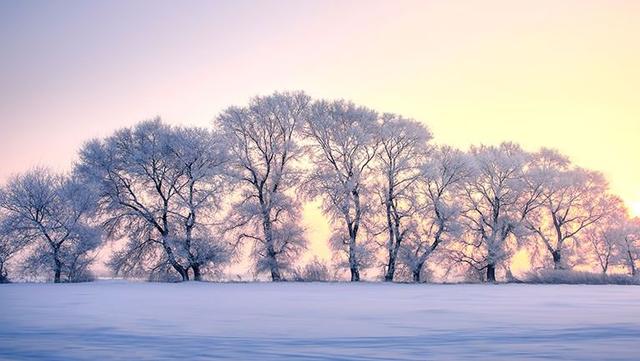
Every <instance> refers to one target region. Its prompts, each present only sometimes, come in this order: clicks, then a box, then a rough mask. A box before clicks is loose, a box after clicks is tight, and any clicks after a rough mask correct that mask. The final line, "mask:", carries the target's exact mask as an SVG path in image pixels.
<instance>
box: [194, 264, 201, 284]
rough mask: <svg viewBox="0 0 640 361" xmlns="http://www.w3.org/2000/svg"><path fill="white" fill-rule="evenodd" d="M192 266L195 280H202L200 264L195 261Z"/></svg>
mask: <svg viewBox="0 0 640 361" xmlns="http://www.w3.org/2000/svg"><path fill="white" fill-rule="evenodd" d="M191 268H193V280H194V281H202V274H201V273H200V265H199V264H197V263H195V264H193V265H191Z"/></svg>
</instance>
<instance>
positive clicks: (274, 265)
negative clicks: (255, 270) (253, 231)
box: [267, 245, 282, 282]
mask: <svg viewBox="0 0 640 361" xmlns="http://www.w3.org/2000/svg"><path fill="white" fill-rule="evenodd" d="M267 257H269V266H270V267H271V281H273V282H280V281H282V276H281V275H280V269H279V267H278V260H277V259H276V252H275V250H274V249H273V246H272V245H269V246H268V249H267Z"/></svg>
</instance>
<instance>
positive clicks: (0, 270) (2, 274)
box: [0, 263, 9, 283]
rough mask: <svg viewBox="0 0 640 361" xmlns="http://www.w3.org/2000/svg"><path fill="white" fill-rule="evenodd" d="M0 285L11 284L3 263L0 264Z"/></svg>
mask: <svg viewBox="0 0 640 361" xmlns="http://www.w3.org/2000/svg"><path fill="white" fill-rule="evenodd" d="M0 283H9V277H8V276H7V271H6V270H5V269H4V264H3V263H0Z"/></svg>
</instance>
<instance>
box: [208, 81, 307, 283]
mask: <svg viewBox="0 0 640 361" xmlns="http://www.w3.org/2000/svg"><path fill="white" fill-rule="evenodd" d="M309 102H310V98H309V97H308V96H307V95H305V94H304V93H302V92H295V93H275V94H273V95H270V96H265V97H256V98H253V99H252V100H251V102H250V104H249V105H248V106H246V107H230V108H228V109H226V110H225V111H223V112H222V114H220V115H219V116H218V118H217V121H216V124H217V126H218V127H219V128H220V130H221V132H222V134H223V136H224V137H225V139H226V141H227V146H228V148H229V152H230V156H231V164H232V167H233V171H234V173H233V174H234V176H235V177H236V179H237V180H238V181H239V184H240V187H241V188H240V200H239V201H238V202H236V204H235V205H234V206H233V207H232V208H233V210H234V212H235V213H234V216H233V217H232V224H231V225H230V226H231V227H232V228H234V229H237V230H239V231H240V236H239V239H240V240H243V239H250V240H253V241H254V242H253V252H252V256H253V258H254V260H255V264H256V271H257V272H263V271H267V272H269V273H270V275H271V279H272V280H273V281H280V280H282V279H283V277H284V275H283V271H285V270H287V269H289V268H290V267H291V264H292V262H293V261H294V260H295V259H296V257H297V256H298V255H299V254H300V253H301V251H302V250H303V249H304V248H305V246H306V241H305V238H304V234H303V229H302V227H301V226H300V214H301V205H300V203H299V202H298V201H297V200H296V199H295V198H294V197H292V195H291V194H290V193H291V191H292V190H293V187H294V186H295V185H296V183H297V182H298V180H299V171H298V169H297V167H296V166H295V161H296V159H297V158H298V157H299V156H300V150H299V145H298V142H297V141H296V135H297V134H298V130H299V128H300V127H301V126H302V125H303V122H304V121H305V119H306V117H307V114H308V107H309Z"/></svg>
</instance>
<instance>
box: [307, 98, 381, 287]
mask: <svg viewBox="0 0 640 361" xmlns="http://www.w3.org/2000/svg"><path fill="white" fill-rule="evenodd" d="M377 118H378V116H377V113H376V112H374V111H372V110H370V109H367V108H364V107H359V106H356V105H355V104H353V103H350V102H346V101H343V100H338V101H333V102H328V101H318V102H316V103H314V104H313V106H312V107H311V114H310V116H309V120H308V122H307V124H306V127H305V134H306V136H307V138H308V139H309V140H310V150H311V161H312V162H313V164H314V168H313V169H312V171H311V172H310V174H309V175H308V177H307V180H306V182H305V190H306V194H307V196H308V197H311V198H315V197H318V196H321V197H322V198H323V200H324V202H323V203H324V207H323V208H324V209H323V210H324V212H325V213H326V214H328V215H329V216H330V217H331V219H332V221H333V222H334V223H338V222H341V223H343V224H344V226H345V228H346V232H344V231H343V232H340V231H336V232H335V233H334V235H333V236H332V243H333V245H334V247H336V248H338V249H339V250H340V251H344V252H345V253H346V255H347V259H348V267H349V271H350V273H351V281H359V280H360V269H361V267H362V266H363V265H365V263H363V261H366V260H367V253H368V252H367V248H366V245H365V244H359V243H358V242H359V241H358V235H359V233H360V232H361V228H362V227H363V219H364V217H365V213H366V212H367V204H365V203H363V202H365V201H366V199H365V194H366V187H365V184H364V182H365V180H366V178H367V176H368V172H369V171H370V165H371V162H372V161H373V159H374V157H375V156H376V152H377V150H378V147H379V141H378V134H379V125H378V123H377Z"/></svg>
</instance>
